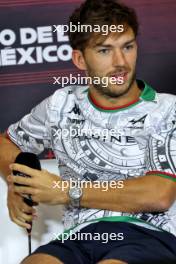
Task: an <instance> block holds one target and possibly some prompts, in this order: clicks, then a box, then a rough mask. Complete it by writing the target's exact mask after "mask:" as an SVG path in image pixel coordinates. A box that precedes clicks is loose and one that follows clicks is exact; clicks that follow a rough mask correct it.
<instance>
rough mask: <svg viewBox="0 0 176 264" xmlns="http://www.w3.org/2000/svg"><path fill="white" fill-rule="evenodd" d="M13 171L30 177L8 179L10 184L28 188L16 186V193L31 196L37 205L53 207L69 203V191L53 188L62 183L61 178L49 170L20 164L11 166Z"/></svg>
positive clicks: (9, 177)
mask: <svg viewBox="0 0 176 264" xmlns="http://www.w3.org/2000/svg"><path fill="white" fill-rule="evenodd" d="M10 169H11V170H16V171H19V172H22V173H24V174H26V175H28V176H30V178H29V177H28V178H27V177H22V176H13V175H9V176H8V177H7V180H8V182H13V183H18V184H22V185H26V186H14V191H15V192H16V193H18V194H20V195H21V196H22V195H23V194H30V195H31V196H32V200H33V201H34V202H37V203H47V204H51V205H55V204H66V203H68V195H67V192H68V190H67V189H65V190H61V188H57V189H55V188H53V184H54V182H61V181H62V180H61V178H60V177H59V176H57V175H55V174H52V173H50V172H48V171H47V170H41V171H40V170H35V169H32V168H29V167H27V166H24V165H20V164H17V163H16V164H11V165H10Z"/></svg>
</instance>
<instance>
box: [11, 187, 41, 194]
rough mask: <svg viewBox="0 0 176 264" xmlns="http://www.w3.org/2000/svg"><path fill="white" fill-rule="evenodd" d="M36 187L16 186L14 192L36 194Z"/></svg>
mask: <svg viewBox="0 0 176 264" xmlns="http://www.w3.org/2000/svg"><path fill="white" fill-rule="evenodd" d="M36 191H37V190H36V189H34V188H31V187H26V186H14V192H16V193H19V194H30V195H34V194H36Z"/></svg>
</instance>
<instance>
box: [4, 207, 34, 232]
mask: <svg viewBox="0 0 176 264" xmlns="http://www.w3.org/2000/svg"><path fill="white" fill-rule="evenodd" d="M9 215H10V219H11V220H12V222H14V223H15V224H17V225H19V226H21V227H23V228H27V229H30V228H31V225H30V224H28V223H26V222H24V221H22V220H20V219H18V218H17V217H16V216H15V215H14V213H13V212H12V211H9Z"/></svg>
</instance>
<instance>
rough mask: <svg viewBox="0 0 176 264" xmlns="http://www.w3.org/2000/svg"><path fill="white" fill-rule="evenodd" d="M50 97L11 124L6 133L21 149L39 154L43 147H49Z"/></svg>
mask: <svg viewBox="0 0 176 264" xmlns="http://www.w3.org/2000/svg"><path fill="white" fill-rule="evenodd" d="M50 99H51V97H48V98H46V99H45V100H44V101H43V102H41V103H40V104H39V105H37V106H36V107H35V108H33V109H32V111H31V113H30V114H27V115H25V116H24V117H23V118H22V119H21V120H20V121H19V122H17V123H15V124H12V125H11V126H10V127H9V128H8V130H7V135H8V137H9V138H10V140H11V141H13V142H14V143H15V144H16V145H17V146H18V147H19V148H20V149H21V150H22V151H27V152H33V153H35V154H37V155H38V154H40V153H41V152H43V150H44V149H45V148H51V137H50V132H49V126H48V118H49V117H48V108H49V104H50Z"/></svg>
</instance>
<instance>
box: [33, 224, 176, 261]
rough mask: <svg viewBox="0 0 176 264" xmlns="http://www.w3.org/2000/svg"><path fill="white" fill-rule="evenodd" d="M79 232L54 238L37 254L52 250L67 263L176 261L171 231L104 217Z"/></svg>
mask: <svg viewBox="0 0 176 264" xmlns="http://www.w3.org/2000/svg"><path fill="white" fill-rule="evenodd" d="M78 233H79V234H78ZM105 233H106V235H105ZM85 234H89V236H87V237H85ZM112 234H113V235H112ZM75 236H76V238H78V239H75V237H74V235H73V236H71V237H70V239H67V240H65V241H61V240H58V239H56V240H53V241H51V242H50V243H48V244H46V245H44V246H41V247H39V248H38V249H37V250H36V251H35V252H34V253H33V254H36V253H44V254H48V255H51V256H54V257H56V258H58V259H59V260H61V261H62V262H63V263H65V264H73V263H76V264H95V263H97V262H98V261H100V260H105V259H118V260H121V261H124V262H127V263H128V264H176V237H175V236H173V235H172V234H169V233H167V232H159V231H154V230H150V229H147V228H144V227H140V226H137V225H135V224H131V223H123V222H107V221H100V222H98V223H93V224H90V225H89V226H86V227H85V228H83V229H81V230H80V231H79V232H77V233H76V235H75Z"/></svg>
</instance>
